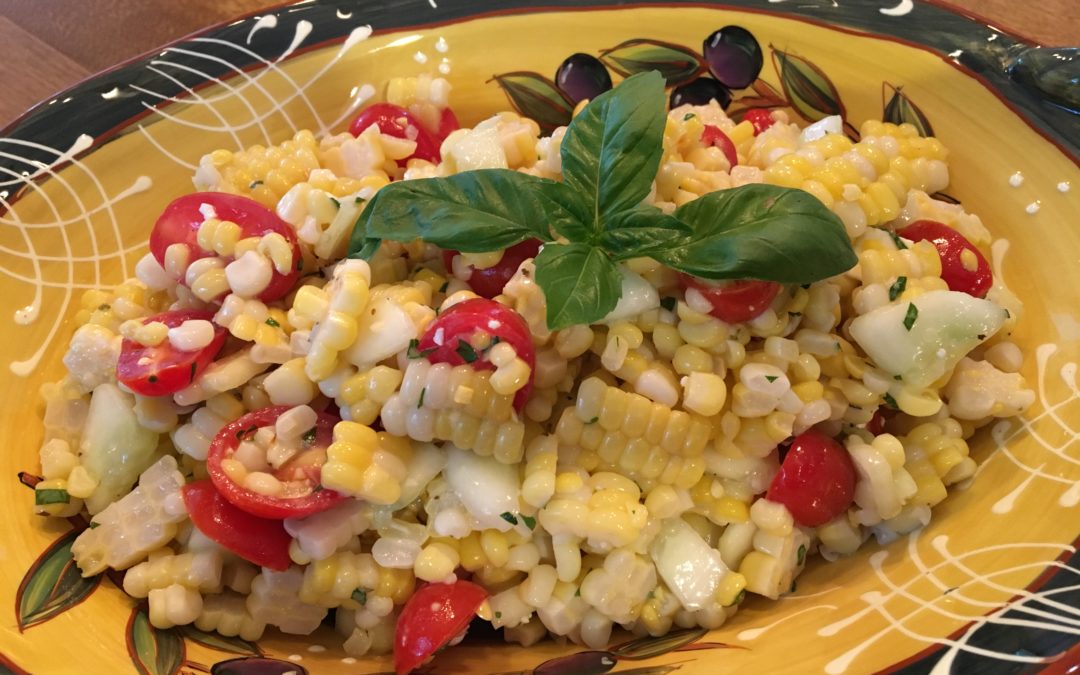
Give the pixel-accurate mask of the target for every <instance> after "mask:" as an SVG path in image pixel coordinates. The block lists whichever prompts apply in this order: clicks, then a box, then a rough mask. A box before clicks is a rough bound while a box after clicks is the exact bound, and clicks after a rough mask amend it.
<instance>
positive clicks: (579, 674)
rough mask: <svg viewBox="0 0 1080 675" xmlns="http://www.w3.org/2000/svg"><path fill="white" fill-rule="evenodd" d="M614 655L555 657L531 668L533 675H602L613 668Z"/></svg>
mask: <svg viewBox="0 0 1080 675" xmlns="http://www.w3.org/2000/svg"><path fill="white" fill-rule="evenodd" d="M615 664H616V659H615V655H614V654H612V653H611V652H601V651H588V652H578V653H576V654H569V655H567V656H557V657H555V658H553V659H549V660H547V661H544V662H543V663H541V664H540V665H538V666H537V667H536V668H533V671H532V672H533V675H566V673H574V675H602V673H606V672H608V671H609V670H611V669H612V668H614V667H615Z"/></svg>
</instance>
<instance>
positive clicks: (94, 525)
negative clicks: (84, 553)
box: [87, 520, 101, 530]
mask: <svg viewBox="0 0 1080 675" xmlns="http://www.w3.org/2000/svg"><path fill="white" fill-rule="evenodd" d="M87 527H88V528H90V529H91V530H96V529H97V528H99V527H101V523H99V522H97V521H94V520H91V521H90V524H89V525H87Z"/></svg>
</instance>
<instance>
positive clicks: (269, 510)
mask: <svg viewBox="0 0 1080 675" xmlns="http://www.w3.org/2000/svg"><path fill="white" fill-rule="evenodd" d="M289 409H290V407H289V406H274V407H270V408H262V409H261V410H256V411H254V412H250V413H248V414H246V415H244V416H243V417H241V418H240V419H238V420H236V421H235V422H231V423H229V424H226V425H225V426H224V427H222V429H221V431H219V432H218V434H217V436H214V440H213V441H212V442H211V443H210V451H209V453H208V454H207V457H206V470H207V472H208V473H209V474H210V480H212V481H213V482H214V487H216V488H217V491H218V492H219V493H221V496H222V497H224V498H225V499H227V500H229V502H231V503H232V504H233V505H234V506H236V507H237V508H240V509H242V510H244V511H246V512H248V513H250V514H252V515H255V516H259V517H261V518H270V519H273V520H283V519H285V518H303V517H304V516H310V515H311V514H313V513H318V512H320V511H325V510H326V509H328V508H330V507H332V506H334V505H335V504H338V503H339V502H341V501H342V500H344V499H345V496H344V495H341V494H339V493H337V492H334V491H333V490H326V489H323V488H321V486H320V485H319V473H320V467H321V466H322V465H323V464H324V463H325V462H326V447H327V446H328V445H330V443H331V441H332V440H333V435H334V425H335V424H336V423H337V422H338V420H337V418H335V417H333V416H331V415H327V414H326V413H319V418H318V421H317V422H316V423H315V438H314V440H313V441H312V442H311V444H310V447H308V448H306V449H304V450H301V451H300V452H299V453H297V455H296V456H295V457H293V458H292V459H291V460H289V461H288V462H286V463H285V464H283V465H282V466H281V468H279V469H277V470H275V471H274V476H275V477H276V478H277V479H278V480H281V481H290V482H297V481H300V482H307V484H308V488H309V489H308V490H307V491H305V492H304V493H303V494H302V495H301V496H298V497H272V496H270V495H265V494H262V493H261V492H255V491H254V490H249V489H247V488H245V487H244V486H242V485H239V484H237V483H236V482H234V481H233V479H232V478H230V477H229V475H228V474H226V473H225V470H224V469H223V468H222V467H221V461H222V460H223V459H226V458H227V457H230V456H231V455H232V454H233V452H234V451H235V450H236V448H237V446H239V445H240V442H241V441H242V440H245V439H247V438H249V437H250V436H251V435H253V434H254V433H255V431H257V430H258V429H259V428H261V427H267V426H272V425H273V424H274V423H275V422H276V421H277V418H278V417H280V416H281V414H282V413H284V412H285V411H287V410H289Z"/></svg>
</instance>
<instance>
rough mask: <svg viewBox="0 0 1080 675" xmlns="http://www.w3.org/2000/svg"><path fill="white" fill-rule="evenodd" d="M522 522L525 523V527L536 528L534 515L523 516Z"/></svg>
mask: <svg viewBox="0 0 1080 675" xmlns="http://www.w3.org/2000/svg"><path fill="white" fill-rule="evenodd" d="M521 522H523V523H525V527H527V528H529V529H530V530H535V529H536V518H533V517H532V516H522V517H521Z"/></svg>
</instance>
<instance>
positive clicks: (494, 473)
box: [443, 444, 521, 532]
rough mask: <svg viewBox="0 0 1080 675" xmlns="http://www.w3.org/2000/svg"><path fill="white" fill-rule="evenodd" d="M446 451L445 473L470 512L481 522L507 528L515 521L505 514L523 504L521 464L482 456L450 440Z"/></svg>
mask: <svg viewBox="0 0 1080 675" xmlns="http://www.w3.org/2000/svg"><path fill="white" fill-rule="evenodd" d="M447 447H448V448H449V449H448V450H447V453H446V468H445V469H443V476H445V477H446V482H447V483H448V484H449V485H450V489H451V490H453V491H454V492H455V493H456V494H457V496H458V498H459V499H461V503H462V504H463V505H464V506H465V509H466V510H468V512H469V515H471V516H472V517H473V518H475V519H476V522H477V524H478V525H480V526H481V527H483V528H490V529H495V530H499V531H500V532H506V531H507V530H509V529H510V528H511V527H513V525H512V523H510V522H509V520H508V519H504V518H503V516H502V514H504V513H510V514H516V513H517V512H518V510H519V509H520V508H521V506H520V502H519V496H520V492H521V488H520V483H519V482H518V468H517V465H515V464H503V463H501V462H499V461H497V460H496V459H495V458H494V457H481V456H479V455H477V454H476V453H475V452H471V451H469V450H462V449H460V448H458V447H456V446H453V445H451V444H447Z"/></svg>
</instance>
